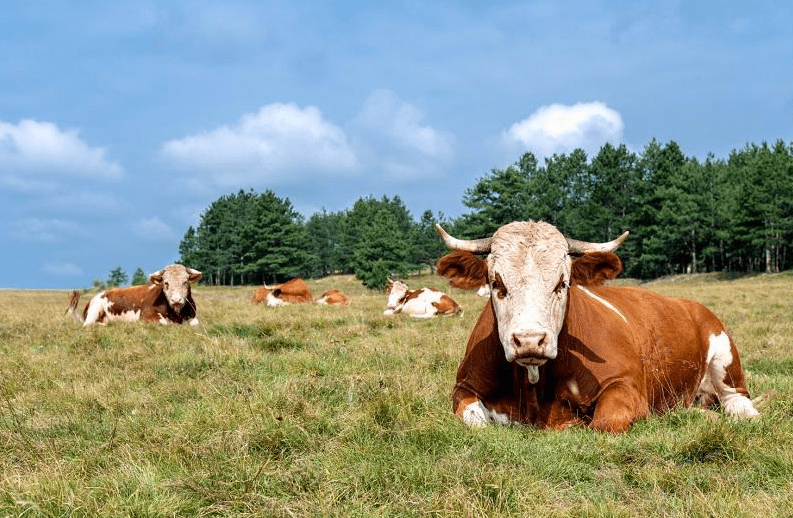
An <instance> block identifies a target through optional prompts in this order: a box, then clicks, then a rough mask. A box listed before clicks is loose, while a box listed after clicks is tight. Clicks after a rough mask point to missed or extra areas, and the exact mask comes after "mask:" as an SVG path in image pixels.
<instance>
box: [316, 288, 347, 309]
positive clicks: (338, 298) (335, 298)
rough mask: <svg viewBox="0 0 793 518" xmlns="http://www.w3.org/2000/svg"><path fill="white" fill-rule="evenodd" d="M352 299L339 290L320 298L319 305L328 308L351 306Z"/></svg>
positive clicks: (330, 291)
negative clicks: (324, 305)
mask: <svg viewBox="0 0 793 518" xmlns="http://www.w3.org/2000/svg"><path fill="white" fill-rule="evenodd" d="M351 301H352V299H351V298H350V297H348V296H347V295H345V294H344V293H342V292H341V291H339V290H337V289H332V290H328V291H326V292H325V293H323V294H322V296H321V297H319V298H318V299H317V300H315V301H314V302H316V303H317V304H326V305H328V306H349V304H350V302H351Z"/></svg>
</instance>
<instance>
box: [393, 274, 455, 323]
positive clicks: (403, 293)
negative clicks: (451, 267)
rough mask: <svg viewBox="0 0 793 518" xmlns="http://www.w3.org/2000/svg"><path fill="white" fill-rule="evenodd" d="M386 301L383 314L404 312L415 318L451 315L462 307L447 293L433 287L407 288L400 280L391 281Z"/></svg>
mask: <svg viewBox="0 0 793 518" xmlns="http://www.w3.org/2000/svg"><path fill="white" fill-rule="evenodd" d="M387 290H388V301H387V302H386V307H387V308H388V309H386V310H385V311H384V312H383V314H384V315H393V314H394V313H406V314H408V315H410V316H412V317H416V318H432V317H434V316H435V315H452V314H455V313H460V312H462V310H463V309H462V308H461V307H460V306H459V304H457V303H456V302H455V301H453V300H452V298H451V297H449V296H448V295H444V294H443V293H441V292H440V291H439V290H436V289H435V288H421V289H420V290H412V291H411V290H409V289H408V285H407V284H405V283H404V282H402V281H392V282H390V283H389V285H388V287H387Z"/></svg>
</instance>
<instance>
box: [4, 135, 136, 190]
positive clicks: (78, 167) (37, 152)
mask: <svg viewBox="0 0 793 518" xmlns="http://www.w3.org/2000/svg"><path fill="white" fill-rule="evenodd" d="M19 173H25V174H26V175H27V174H31V173H33V174H34V175H58V174H61V175H69V176H77V177H84V178H99V179H109V180H115V179H118V178H121V176H123V174H124V170H123V168H122V167H121V166H120V165H119V164H117V163H116V162H112V161H110V160H108V159H107V158H106V157H105V150H104V148H98V147H91V146H89V145H88V144H86V143H85V142H84V141H83V140H82V139H80V135H79V132H78V131H77V130H74V129H70V130H65V131H63V130H61V129H60V128H58V126H56V125H55V124H53V123H51V122H38V121H34V120H22V121H20V122H19V124H16V125H14V124H9V123H7V122H3V121H1V120H0V174H2V175H3V176H7V175H10V176H9V178H10V179H6V178H4V179H3V180H4V182H3V183H6V184H9V183H13V182H15V181H17V179H15V178H13V176H14V174H16V175H18V174H19Z"/></svg>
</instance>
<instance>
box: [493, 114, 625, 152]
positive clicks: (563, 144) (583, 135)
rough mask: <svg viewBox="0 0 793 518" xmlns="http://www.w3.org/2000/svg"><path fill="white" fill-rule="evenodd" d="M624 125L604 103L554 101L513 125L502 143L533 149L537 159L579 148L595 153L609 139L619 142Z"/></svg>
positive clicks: (617, 115) (520, 149) (618, 116)
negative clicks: (565, 103)
mask: <svg viewBox="0 0 793 518" xmlns="http://www.w3.org/2000/svg"><path fill="white" fill-rule="evenodd" d="M624 128H625V125H624V124H623V122H622V116H621V115H620V114H619V112H617V111H615V110H613V109H611V108H609V107H608V106H606V105H605V104H604V103H602V102H589V103H577V104H574V105H572V106H567V105H563V104H551V105H549V106H543V107H541V108H540V109H538V110H537V111H536V112H534V113H533V114H532V115H531V116H529V117H528V118H526V119H524V120H522V121H519V122H516V123H515V124H513V125H512V126H510V128H509V129H508V130H506V131H504V132H503V133H502V142H503V143H504V144H505V146H506V147H507V148H508V149H509V150H510V151H518V152H525V151H531V152H532V153H534V154H535V155H536V156H537V157H538V158H541V157H548V156H551V155H553V154H554V153H560V154H561V153H570V152H572V151H573V150H575V149H576V148H581V149H583V150H584V151H586V152H587V155H589V156H593V155H595V154H597V152H598V151H599V150H600V147H601V146H602V145H603V144H605V143H606V142H612V143H618V142H619V141H620V140H621V139H622V132H623V130H624Z"/></svg>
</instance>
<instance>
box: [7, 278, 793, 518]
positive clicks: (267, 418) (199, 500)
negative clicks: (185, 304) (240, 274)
mask: <svg viewBox="0 0 793 518" xmlns="http://www.w3.org/2000/svg"><path fill="white" fill-rule="evenodd" d="M409 284H410V285H411V287H419V286H421V285H432V286H436V287H438V288H441V289H444V290H445V289H446V284H445V282H443V281H442V280H441V279H439V278H437V277H433V276H425V277H422V278H417V279H411V280H410V282H409ZM309 285H310V287H311V289H312V291H313V292H314V293H315V295H317V296H318V295H319V294H321V293H322V291H324V290H325V289H327V288H330V287H336V288H340V289H342V290H343V291H345V292H346V293H348V294H349V295H351V296H353V297H354V299H353V303H352V304H351V305H350V306H348V307H326V306H317V305H313V304H312V305H305V306H289V307H282V308H268V307H265V306H261V305H258V306H254V305H252V304H251V303H250V301H249V299H250V296H251V294H252V293H253V288H252V287H235V288H214V287H202V286H199V287H197V288H195V289H194V297H195V300H196V303H197V305H198V314H199V318H200V320H201V325H200V326H198V327H197V328H190V327H187V326H184V327H177V326H155V325H146V324H124V323H119V324H111V325H107V326H93V327H91V328H87V329H82V328H81V327H79V326H78V325H77V323H76V322H75V321H74V320H73V319H72V318H71V317H69V316H65V315H64V311H65V309H66V306H67V303H68V294H67V293H66V292H45V291H0V315H1V316H2V318H0V353H1V354H2V362H0V516H29V517H35V516H70V517H71V516H133V517H173V516H190V517H192V516H240V517H242V516H283V517H287V516H359V517H364V516H365V517H369V516H434V517H443V516H461V517H479V516H521V517H524V516H542V517H578V516H586V517H598V516H602V517H612V516H622V517H643V518H646V517H654V516H679V517H687V518H693V517H706V516H708V517H721V516H731V517H735V516H737V517H756V516H762V517H777V516H782V517H785V516H787V517H789V516H793V321H791V311H793V295H791V293H792V292H793V275H790V274H780V275H763V276H754V277H743V278H738V279H734V280H729V281H719V280H717V279H716V278H715V277H714V276H699V277H693V278H674V279H666V280H665V281H663V282H656V283H652V284H648V285H647V286H646V287H647V289H652V290H656V291H659V292H661V293H664V294H667V295H678V296H685V297H688V298H692V299H695V300H699V301H701V302H703V303H705V304H706V305H708V306H709V307H710V308H711V309H713V310H714V311H715V312H716V313H717V314H719V315H720V316H721V317H722V318H723V320H724V321H725V322H726V323H727V325H728V327H729V328H730V329H731V331H732V333H733V335H734V337H735V340H736V343H737V345H738V348H739V350H740V352H741V355H742V360H743V363H744V366H745V368H746V371H747V376H748V383H749V388H750V390H751V392H752V396H753V397H756V396H759V395H761V394H762V395H764V396H765V401H764V402H763V403H762V405H760V411H761V416H760V417H759V418H758V419H755V420H751V421H737V420H733V419H729V418H726V417H724V416H723V415H722V414H712V413H704V412H700V411H695V410H687V409H680V410H676V411H674V412H672V413H669V414H667V415H664V416H654V417H652V418H649V419H646V420H643V421H640V422H638V423H636V424H635V425H634V426H633V427H632V428H631V429H630V430H629V431H628V432H627V433H625V434H621V435H608V434H601V433H595V432H593V431H591V430H589V429H586V428H572V429H568V430H566V431H564V432H555V431H544V430H536V429H532V428H527V427H496V426H490V427H484V428H468V427H466V426H465V425H463V424H462V423H460V422H459V421H458V419H457V418H456V417H455V416H453V415H452V413H451V403H450V394H451V388H452V385H453V383H454V379H455V372H456V368H457V364H458V363H459V361H460V359H461V358H462V354H463V351H464V348H465V343H466V340H467V337H468V334H469V332H470V330H471V328H472V327H473V323H474V321H475V319H476V317H477V315H478V313H479V311H480V310H481V308H482V306H483V305H484V304H485V299H483V298H481V297H478V296H476V295H475V294H473V293H469V292H460V291H456V292H455V293H453V296H454V297H455V299H456V300H457V301H458V302H460V303H461V305H462V306H463V307H464V309H465V312H464V314H463V316H462V317H445V318H438V319H432V320H420V319H411V318H409V317H405V316H403V315H397V316H394V317H386V316H384V315H383V314H382V312H383V309H384V306H385V298H386V297H385V295H383V294H382V293H375V292H369V291H367V290H365V289H364V288H362V287H360V285H358V284H357V283H356V282H355V281H354V280H353V279H352V278H349V277H336V278H332V279H323V280H320V281H312V282H310V283H309ZM85 301H87V296H84V299H83V302H85ZM81 307H82V304H81Z"/></svg>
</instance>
